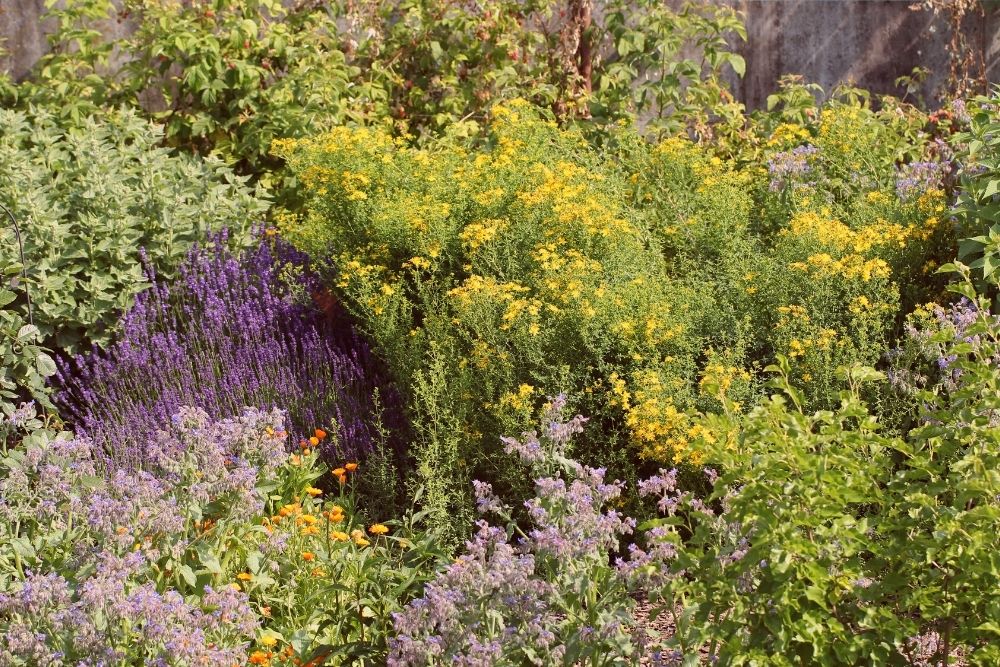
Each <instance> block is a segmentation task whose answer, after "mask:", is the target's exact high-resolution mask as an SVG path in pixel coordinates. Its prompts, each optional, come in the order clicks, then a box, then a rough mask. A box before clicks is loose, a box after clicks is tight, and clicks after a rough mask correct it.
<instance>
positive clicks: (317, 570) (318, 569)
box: [309, 567, 326, 577]
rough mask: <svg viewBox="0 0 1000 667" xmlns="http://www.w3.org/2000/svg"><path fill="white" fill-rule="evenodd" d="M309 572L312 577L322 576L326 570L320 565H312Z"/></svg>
mask: <svg viewBox="0 0 1000 667" xmlns="http://www.w3.org/2000/svg"><path fill="white" fill-rule="evenodd" d="M309 574H311V575H312V576H314V577H322V576H325V575H326V571H324V570H323V568H321V567H314V568H313V571H312V572H310V573H309Z"/></svg>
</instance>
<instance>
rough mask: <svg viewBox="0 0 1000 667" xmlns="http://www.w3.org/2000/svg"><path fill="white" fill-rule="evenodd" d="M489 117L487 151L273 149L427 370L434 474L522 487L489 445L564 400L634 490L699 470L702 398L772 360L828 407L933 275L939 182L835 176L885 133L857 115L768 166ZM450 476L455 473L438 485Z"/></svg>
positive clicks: (456, 144)
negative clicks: (902, 186) (550, 397)
mask: <svg viewBox="0 0 1000 667" xmlns="http://www.w3.org/2000/svg"><path fill="white" fill-rule="evenodd" d="M492 114H493V122H492V123H491V125H490V127H489V132H488V133H487V134H485V135H483V136H482V137H481V138H480V141H481V142H482V143H483V144H484V147H483V148H482V149H469V148H468V147H467V146H466V144H465V142H464V141H462V140H456V139H453V138H447V139H444V140H442V141H439V142H435V143H431V144H428V145H427V147H426V148H425V149H422V150H417V149H412V148H406V147H405V146H404V145H403V143H402V142H401V141H400V140H393V139H392V138H391V137H390V136H388V135H387V134H385V133H381V132H378V131H375V130H370V129H359V130H351V129H347V128H340V129H336V130H334V131H332V132H330V133H328V134H325V135H320V136H318V137H316V138H314V139H308V140H300V141H297V142H279V144H277V147H278V152H279V154H280V155H282V156H284V157H285V158H286V159H287V160H288V162H289V165H290V166H291V169H292V171H293V172H294V173H295V174H296V177H297V178H298V179H299V180H300V181H301V182H302V184H303V186H304V188H305V195H306V201H307V206H306V212H305V213H303V214H301V215H293V214H282V216H281V217H282V221H281V227H282V228H283V229H284V230H285V232H286V233H287V234H288V235H289V237H290V238H291V239H292V240H293V241H294V242H295V243H297V244H298V245H300V246H301V247H302V248H303V249H304V250H306V251H307V252H309V253H310V254H311V255H312V256H313V257H314V258H317V259H320V260H323V259H326V260H327V262H328V264H329V268H330V269H331V271H332V275H333V274H335V275H334V277H332V278H331V280H332V281H334V283H335V285H336V287H337V289H338V290H339V291H340V293H341V294H342V295H343V297H344V303H345V304H346V306H347V307H348V308H349V309H350V310H351V311H352V313H353V314H354V315H355V317H356V318H357V319H358V320H359V321H360V322H361V324H362V326H363V327H364V329H365V330H366V332H367V333H368V334H369V335H370V336H371V337H372V339H373V340H374V341H375V343H376V347H377V349H378V350H379V351H380V352H381V353H382V354H383V355H385V356H386V358H387V359H388V360H389V365H390V367H391V369H392V371H393V373H394V374H395V375H396V377H397V378H400V379H402V380H403V382H404V383H405V382H407V381H409V382H412V386H413V387H414V390H413V391H411V392H410V405H411V410H412V411H413V414H414V415H415V416H416V421H417V423H419V424H421V427H419V428H418V431H420V432H421V437H420V439H419V440H420V442H419V444H418V445H417V448H416V450H415V451H414V455H415V457H416V459H417V465H418V467H419V468H421V470H423V472H422V473H421V475H423V477H424V478H425V481H424V485H425V486H427V487H431V486H434V485H439V488H441V489H443V488H452V489H458V488H464V487H465V486H466V484H467V481H468V479H469V478H470V476H471V475H472V474H473V473H475V474H479V475H482V476H484V477H486V478H488V479H491V480H495V479H498V478H499V479H506V483H507V484H510V485H511V488H512V489H519V490H518V491H516V492H517V493H520V492H521V491H524V489H523V482H520V481H519V480H516V479H512V477H513V476H512V475H511V474H509V473H508V472H506V470H507V467H506V465H505V464H502V463H500V462H501V461H503V458H502V457H499V458H498V457H494V456H493V453H494V452H495V451H496V449H497V446H496V444H495V443H496V442H497V440H496V438H497V437H498V436H499V434H502V433H504V432H512V431H514V432H516V430H518V429H522V428H524V427H525V426H526V424H527V423H529V422H530V419H531V417H532V415H533V412H534V411H535V409H536V408H537V407H538V404H539V401H540V399H541V397H542V396H544V395H545V394H553V393H558V392H563V391H565V392H566V393H567V394H569V395H570V396H573V397H575V398H574V399H573V400H575V401H576V406H575V407H577V408H578V409H579V410H580V412H583V413H586V414H590V415H592V416H593V417H594V419H593V421H592V422H591V426H590V427H589V428H588V431H587V433H586V434H585V436H584V437H583V438H581V440H580V441H579V442H578V443H577V445H576V446H577V447H579V452H578V455H579V456H581V458H583V459H584V460H586V461H587V462H590V463H599V464H602V465H609V466H611V467H612V469H613V470H614V471H615V474H617V475H619V476H622V477H624V478H626V479H632V480H634V479H635V478H636V476H637V474H638V470H637V468H636V466H637V462H641V461H642V460H643V459H651V460H656V461H665V460H676V461H682V460H686V461H689V462H692V463H697V462H698V459H699V453H698V452H697V449H696V448H695V449H692V448H691V447H690V446H689V443H690V441H692V440H693V439H697V437H698V435H699V433H698V429H697V425H696V424H695V423H694V422H693V421H692V419H691V414H692V412H693V411H695V410H706V411H711V410H715V409H718V408H719V407H720V400H721V399H722V398H728V399H729V400H736V401H739V402H741V403H743V404H744V406H747V407H749V406H752V405H753V404H754V403H755V402H756V401H757V400H758V399H759V398H760V396H761V395H762V394H763V392H762V385H763V378H764V373H763V368H764V367H765V366H766V365H767V364H769V363H770V362H771V361H772V360H773V359H774V357H775V355H776V354H784V355H785V356H787V357H788V358H789V359H790V360H791V368H792V371H791V374H792V378H793V381H794V382H795V384H796V385H797V386H798V387H799V388H800V389H801V390H802V391H803V396H804V400H805V401H806V404H807V405H808V406H810V407H826V406H830V405H834V404H836V401H837V400H838V392H839V391H840V390H841V389H842V388H843V382H842V380H840V379H838V378H837V376H836V369H837V367H838V366H841V365H844V364H849V363H855V362H861V363H867V364H875V363H877V362H878V361H879V358H880V356H881V354H882V352H883V351H884V349H885V346H886V344H887V343H888V341H889V340H891V338H892V335H893V332H894V330H896V327H897V326H899V325H900V324H901V317H902V312H903V311H902V308H905V307H907V305H906V304H910V303H913V302H915V301H916V300H917V299H918V298H923V299H924V300H926V298H927V296H928V294H931V293H933V292H934V291H935V290H937V289H938V285H939V284H940V283H938V282H936V281H935V280H933V279H931V278H930V277H928V276H926V273H927V271H928V270H929V268H930V267H931V266H933V262H934V261H935V260H936V258H937V257H938V256H939V255H940V253H942V252H944V251H946V250H947V249H948V248H949V247H950V243H949V239H950V236H949V231H948V229H947V227H946V226H945V225H943V224H942V223H941V221H940V220H941V219H940V217H939V216H941V215H942V214H943V211H944V201H945V200H944V193H943V191H942V190H940V189H933V188H932V189H930V190H927V191H926V192H924V193H923V194H922V195H921V196H919V197H915V198H912V199H911V198H905V197H902V196H900V195H897V193H896V192H895V188H896V167H895V164H894V163H893V161H892V159H891V158H890V157H885V159H884V160H883V161H881V162H878V163H877V171H876V172H875V175H874V176H873V177H872V178H871V179H869V180H867V181H864V182H863V183H860V184H858V183H855V182H854V181H851V182H850V183H847V184H846V185H845V183H846V182H845V181H843V179H840V178H839V177H838V174H839V173H840V170H842V169H843V168H844V165H845V164H846V165H848V168H850V164H851V163H850V160H851V159H853V158H852V157H851V156H852V155H854V154H853V153H851V151H853V150H854V149H851V148H850V142H851V141H854V142H856V143H859V142H860V143H863V142H864V141H873V142H877V141H887V140H885V139H880V138H879V137H881V135H882V134H885V133H887V132H890V131H891V130H890V129H886V127H884V126H882V125H881V124H880V123H881V121H880V120H879V118H878V117H877V116H876V115H874V113H873V112H871V111H870V110H868V109H867V108H865V107H863V106H859V105H849V104H839V103H838V104H835V105H832V106H830V107H829V108H824V109H823V110H822V112H821V114H820V120H819V122H818V125H817V127H816V128H815V130H816V133H817V135H818V136H817V138H816V143H817V144H818V146H809V145H807V146H805V147H804V148H803V149H801V150H799V152H798V153H794V154H793V153H790V152H789V151H787V150H786V151H784V152H782V151H777V150H773V151H772V157H771V163H772V168H771V169H764V168H763V167H762V166H761V165H758V164H750V165H746V166H741V165H740V164H739V162H738V161H736V160H723V159H721V158H720V157H718V156H716V155H715V154H714V151H713V146H712V145H711V144H708V145H699V144H695V143H693V142H691V141H689V140H687V139H682V138H671V139H667V140H664V141H662V142H660V143H658V144H649V143H647V142H646V141H644V140H643V139H641V137H640V136H639V135H638V134H636V133H635V132H633V131H630V130H627V129H621V130H617V131H615V132H613V133H612V134H610V135H609V141H608V142H606V145H605V146H604V147H603V148H601V149H594V148H591V147H590V146H588V144H587V142H586V141H585V140H584V138H583V136H582V135H580V134H577V133H575V132H573V131H567V130H561V129H559V127H558V126H557V125H556V123H554V122H553V121H551V120H545V119H544V116H539V115H538V112H537V110H535V109H533V108H532V107H531V106H530V105H529V104H527V103H526V102H513V103H510V104H507V105H501V106H498V107H496V108H495V109H494V110H493V112H492ZM787 131H788V129H787V128H786V129H785V130H782V132H787ZM866 132H867V134H866ZM803 134H804V135H806V136H809V137H811V136H812V135H811V129H810V128H800V129H799V130H796V131H795V133H794V136H795V138H796V142H795V143H792V144H791V146H792V147H794V146H797V145H800V144H801V142H802V138H803V136H802V135H803ZM844 145H848V149H844V148H843V146H844ZM782 147H783V148H787V147H788V146H787V145H786V146H782ZM845 151H847V153H850V155H847V153H845ZM779 153H780V155H779ZM845 155H846V156H845ZM886 155H887V156H888V155H889V154H888V153H886ZM793 159H794V160H801V161H803V165H804V166H803V165H798V166H795V165H793V167H795V168H779V167H774V166H773V165H775V164H780V163H781V161H782V160H786V161H787V160H793ZM796 164H798V163H796ZM800 172H801V173H800ZM776 179H781V180H779V182H778V186H775V184H774V182H775V180H776ZM796 179H797V180H796ZM901 293H905V295H906V297H905V299H903V303H902V304H901V303H900V302H901ZM431 369H438V370H434V371H432V370H431ZM431 376H433V377H431ZM418 389H419V390H418ZM719 390H721V391H722V394H724V396H720V395H719V394H718V391H719ZM445 415H447V417H446V416H445ZM458 429H465V433H464V435H465V436H467V437H465V438H464V439H463V438H462V437H459V435H458V433H457V430H458ZM446 442H447V443H452V444H449V445H447V446H445V445H444V444H443V443H446ZM463 442H464V444H461V443H463ZM626 445H629V446H626ZM445 451H447V452H448V453H445ZM432 452H433V454H432ZM431 461H433V464H431V463H430V462H431ZM428 466H429V467H428ZM482 466H487V469H488V470H489V471H490V472H489V473H486V472H485V471H484V470H483V468H482ZM442 469H443V470H447V471H448V473H447V474H448V475H454V476H455V479H454V480H453V481H450V482H447V483H446V482H445V481H444V480H441V479H437V478H435V480H434V481H433V483H432V482H431V481H429V480H428V479H426V478H427V475H428V474H431V473H428V472H427V471H428V470H433V471H434V472H433V474H434V475H438V474H441V473H440V470H442ZM436 488H438V487H436ZM455 502H456V501H455V500H454V499H451V500H448V501H447V502H446V501H444V500H442V501H441V503H440V505H439V507H440V508H441V512H442V515H443V514H448V515H450V516H459V515H462V512H461V511H458V510H457V509H456V505H455V504H454V503H455Z"/></svg>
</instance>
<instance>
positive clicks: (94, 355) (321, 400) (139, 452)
mask: <svg viewBox="0 0 1000 667" xmlns="http://www.w3.org/2000/svg"><path fill="white" fill-rule="evenodd" d="M304 264H305V258H304V256H303V255H301V254H299V253H297V252H295V251H293V250H292V249H291V248H289V247H288V246H287V245H285V244H283V243H281V242H280V241H272V242H262V243H261V244H260V245H259V246H258V247H257V248H256V249H254V250H252V251H248V252H247V253H246V254H244V255H242V256H241V257H237V256H235V255H233V254H231V253H230V251H228V250H227V249H226V247H225V244H224V243H216V244H214V245H212V246H204V247H201V248H198V249H195V250H193V251H192V252H191V253H190V254H189V256H188V259H187V262H186V263H185V264H184V265H183V266H182V268H181V270H180V278H179V279H178V281H177V282H175V283H170V282H167V281H162V280H161V281H157V282H156V284H155V285H154V287H152V288H151V289H150V290H148V291H147V292H145V293H143V294H141V295H140V296H139V297H138V298H137V300H136V304H135V306H134V307H133V308H132V309H131V310H129V311H128V312H127V313H126V315H125V317H124V321H123V323H122V326H121V335H120V336H119V339H118V340H117V341H116V342H115V343H114V344H113V345H112V346H110V347H109V348H108V349H107V350H98V349H94V350H93V351H92V352H90V353H89V354H85V355H79V356H77V357H76V358H75V359H73V360H63V361H62V363H61V364H60V369H59V372H58V379H59V383H60V389H59V391H58V393H57V394H56V397H55V400H56V402H57V404H58V405H59V407H60V408H61V410H62V413H63V415H64V416H65V417H66V419H67V420H68V421H70V422H71V423H74V424H76V426H77V428H78V430H79V431H80V432H81V433H82V434H85V435H87V436H88V437H90V438H92V439H93V440H94V441H95V442H97V443H99V444H100V445H101V447H102V451H103V452H105V453H106V458H108V459H110V460H113V461H115V462H116V463H124V462H129V463H131V464H137V463H139V462H142V461H145V460H148V459H149V457H150V456H152V455H153V452H150V451H149V447H148V443H149V442H150V440H151V437H152V435H153V434H155V433H156V431H157V430H158V429H159V428H161V427H162V426H163V425H164V424H165V423H167V422H168V420H169V418H170V416H171V415H172V414H174V413H175V412H177V410H178V409H179V408H180V406H182V405H194V406H198V407H200V408H202V409H204V410H206V411H207V412H208V413H209V414H210V415H211V416H212V417H215V418H224V417H231V416H233V415H237V414H239V413H240V411H241V410H242V409H243V408H244V407H245V406H263V407H265V408H269V409H270V408H276V407H280V408H282V409H285V410H287V411H288V414H289V421H290V426H291V429H292V431H293V433H294V434H295V435H297V436H311V435H312V431H313V429H314V428H315V427H316V426H319V425H323V426H328V427H329V430H330V433H331V435H333V436H334V437H332V438H329V439H326V440H324V442H323V447H324V451H325V453H326V454H327V455H329V457H331V458H332V459H333V458H335V459H343V458H355V457H358V456H359V455H362V454H364V453H366V452H368V451H369V450H370V449H371V448H372V446H373V439H374V438H375V437H376V432H375V429H374V423H373V420H374V418H375V417H376V415H373V408H372V406H373V405H375V404H378V405H379V406H380V408H379V409H385V411H386V414H385V415H381V416H380V418H381V419H382V421H383V423H386V424H387V425H388V426H389V427H390V428H396V427H398V426H399V425H400V421H399V416H398V411H397V410H396V406H397V405H398V402H397V400H396V398H395V393H394V392H393V390H392V389H391V387H389V386H388V385H387V384H386V382H385V380H384V378H383V377H382V376H381V375H380V374H379V373H378V371H377V370H376V368H375V361H374V359H373V357H372V355H371V354H370V352H369V350H368V347H367V345H366V344H365V343H364V341H362V340H361V339H360V338H358V337H356V336H355V335H354V334H353V333H352V332H351V330H350V328H349V327H348V326H347V325H346V324H343V323H339V322H337V321H334V319H332V318H331V317H328V316H327V315H326V314H325V313H324V312H322V311H321V310H319V309H318V308H317V307H315V306H314V305H313V304H312V303H311V302H310V301H309V299H308V294H309V293H310V292H311V291H312V290H313V289H314V286H313V285H312V284H311V283H310V280H309V278H308V277H307V276H306V274H305V272H304ZM376 392H378V401H376V400H374V399H375V393H376Z"/></svg>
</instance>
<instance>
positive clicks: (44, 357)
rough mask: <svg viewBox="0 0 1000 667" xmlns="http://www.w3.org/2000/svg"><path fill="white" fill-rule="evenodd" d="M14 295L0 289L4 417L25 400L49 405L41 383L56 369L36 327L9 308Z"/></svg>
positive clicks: (0, 379) (0, 391)
mask: <svg viewBox="0 0 1000 667" xmlns="http://www.w3.org/2000/svg"><path fill="white" fill-rule="evenodd" d="M16 298H17V295H16V294H14V292H12V291H10V290H8V289H0V304H2V306H0V307H2V308H3V310H2V311H0V371H2V373H3V374H2V375H0V411H2V412H3V415H4V416H5V417H8V418H9V417H10V416H11V415H12V414H13V413H14V411H15V409H16V408H17V406H18V405H19V402H21V401H24V400H27V399H31V400H34V401H37V402H38V403H39V404H41V405H42V406H45V407H48V406H50V402H49V393H48V390H47V388H46V386H45V383H46V380H47V379H48V378H49V377H51V376H52V375H54V374H55V372H56V364H55V362H54V361H53V360H52V357H51V356H49V354H48V352H47V351H46V350H45V348H43V347H42V346H41V345H40V342H41V341H40V339H41V336H40V335H39V332H38V327H36V326H34V325H32V324H28V323H27V322H25V321H24V319H23V318H22V316H21V314H20V313H19V312H17V311H16V310H13V309H11V308H10V304H12V303H13V302H14V301H15V300H16Z"/></svg>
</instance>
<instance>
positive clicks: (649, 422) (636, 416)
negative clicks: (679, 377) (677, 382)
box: [608, 370, 700, 461]
mask: <svg viewBox="0 0 1000 667" xmlns="http://www.w3.org/2000/svg"><path fill="white" fill-rule="evenodd" d="M608 382H609V385H610V387H611V392H612V396H613V403H614V404H616V405H618V406H619V407H621V409H622V410H623V411H624V413H625V424H626V426H628V428H629V431H630V432H631V434H632V440H633V442H634V443H635V444H636V446H637V447H638V448H639V456H641V457H643V458H648V459H653V460H658V461H666V460H670V459H673V460H674V461H681V460H684V459H688V460H695V459H697V458H698V457H699V456H700V453H699V452H696V451H693V450H691V449H689V447H688V445H689V444H690V442H691V439H692V438H693V437H697V436H698V434H697V433H695V434H694V435H692V434H691V432H690V430H691V426H690V418H689V417H688V415H687V414H685V413H684V412H682V411H680V410H678V409H677V406H676V405H675V404H674V400H673V397H672V394H673V392H674V391H676V390H677V389H678V387H677V386H667V385H665V384H664V382H663V381H662V380H661V378H660V377H659V375H658V374H657V373H656V372H655V371H653V370H640V371H637V372H636V373H635V374H634V382H633V387H632V389H631V390H630V389H629V388H628V385H627V383H626V381H625V380H624V379H622V378H621V377H620V376H619V375H618V374H617V373H612V374H611V376H610V377H609V378H608Z"/></svg>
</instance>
